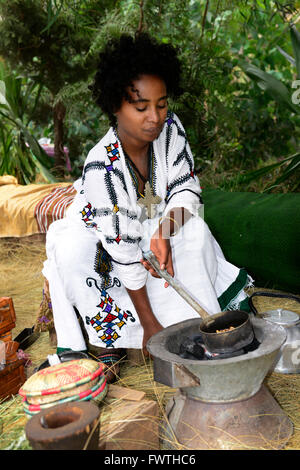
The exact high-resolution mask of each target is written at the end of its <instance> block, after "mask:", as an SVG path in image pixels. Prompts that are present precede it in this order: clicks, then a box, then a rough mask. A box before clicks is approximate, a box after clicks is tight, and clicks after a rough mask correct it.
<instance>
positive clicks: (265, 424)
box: [147, 315, 293, 450]
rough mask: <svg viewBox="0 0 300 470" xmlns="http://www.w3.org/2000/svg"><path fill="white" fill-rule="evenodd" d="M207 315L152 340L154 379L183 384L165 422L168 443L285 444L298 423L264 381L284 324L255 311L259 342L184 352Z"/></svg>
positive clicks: (210, 445) (172, 445) (182, 445)
mask: <svg viewBox="0 0 300 470" xmlns="http://www.w3.org/2000/svg"><path fill="white" fill-rule="evenodd" d="M201 321H202V320H201V319H198V318H197V319H192V320H187V321H183V322H181V323H177V324H176V325H172V326H170V327H168V328H165V329H164V330H162V331H161V332H159V333H157V334H156V335H154V336H153V337H152V338H151V339H150V340H149V341H148V343H147V349H148V351H149V352H150V354H151V355H152V357H153V360H154V363H153V367H154V380H155V381H156V382H159V383H161V384H164V385H167V386H170V387H172V388H176V389H178V390H177V392H176V393H175V395H174V396H173V397H172V398H171V399H170V400H169V402H168V403H167V405H166V409H165V419H164V420H163V421H162V424H161V436H162V446H163V448H164V449H193V450H201V449H206V450H225V449H230V450H234V449H280V448H283V447H284V446H285V444H286V443H287V441H288V440H289V438H290V437H291V435H292V432H293V425H292V422H291V421H290V419H289V418H288V416H287V415H286V414H285V413H284V411H283V410H282V409H281V407H280V406H279V404H278V403H277V402H276V400H275V399H274V398H273V396H272V395H271V393H270V391H269V390H268V388H267V387H266V386H265V385H264V384H263V381H264V379H265V378H266V376H267V374H268V372H269V370H271V368H272V366H273V364H274V363H276V361H277V360H278V355H279V353H280V348H281V346H282V344H283V343H284V341H285V340H286V332H285V330H284V328H282V327H281V326H278V325H276V324H273V323H270V322H267V321H265V320H263V319H260V318H256V317H252V315H251V323H252V326H253V331H254V334H255V339H256V341H257V344H256V347H255V348H250V350H248V351H243V352H242V351H240V352H239V353H240V354H235V355H233V356H232V357H224V356H221V357H220V356H214V357H207V356H206V357H205V358H204V359H205V360H196V359H190V358H189V359H187V358H184V357H181V356H180V355H179V352H180V346H181V345H182V341H183V339H184V338H189V337H192V336H193V335H195V333H197V332H199V327H200V324H201Z"/></svg>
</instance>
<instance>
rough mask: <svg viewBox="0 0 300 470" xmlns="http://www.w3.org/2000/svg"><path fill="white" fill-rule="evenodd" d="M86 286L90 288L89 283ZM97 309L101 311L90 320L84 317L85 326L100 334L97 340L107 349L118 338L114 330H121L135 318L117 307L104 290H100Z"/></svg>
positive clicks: (127, 311) (112, 345)
mask: <svg viewBox="0 0 300 470" xmlns="http://www.w3.org/2000/svg"><path fill="white" fill-rule="evenodd" d="M88 280H89V281H91V280H93V281H94V282H95V285H96V286H97V288H98V290H100V289H99V287H98V285H97V281H96V280H95V279H91V278H89V279H88ZM88 280H87V281H88ZM87 283H88V282H87ZM88 285H89V286H91V284H89V283H88ZM97 307H98V308H100V309H101V310H100V311H99V312H98V313H97V314H96V315H95V316H94V317H92V318H90V317H88V316H86V317H85V321H86V323H87V325H91V326H92V327H93V328H94V329H95V331H96V332H97V333H100V335H101V336H99V338H100V339H101V340H102V341H103V342H104V343H105V344H106V346H107V347H114V343H115V342H116V341H117V339H118V338H120V335H119V333H118V332H117V331H116V328H118V329H119V330H121V328H123V327H124V326H125V325H126V323H127V321H128V320H130V321H131V322H135V318H134V316H133V315H132V313H131V312H130V311H129V310H126V311H125V310H122V309H121V308H120V307H118V306H117V305H116V303H115V301H114V299H112V298H111V297H110V295H109V294H108V292H107V291H106V290H105V289H102V290H101V299H100V303H99V304H98V305H97Z"/></svg>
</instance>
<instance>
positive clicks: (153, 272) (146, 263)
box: [140, 259, 160, 279]
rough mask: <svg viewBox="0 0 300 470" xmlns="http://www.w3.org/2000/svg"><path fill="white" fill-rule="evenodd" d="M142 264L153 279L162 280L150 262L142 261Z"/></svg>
mask: <svg viewBox="0 0 300 470" xmlns="http://www.w3.org/2000/svg"><path fill="white" fill-rule="evenodd" d="M140 262H141V263H142V265H143V266H144V268H145V269H147V271H149V273H150V274H151V275H152V276H153V277H156V278H158V279H160V275H159V274H157V272H156V271H155V269H154V268H153V267H152V266H151V264H150V263H149V261H147V260H145V259H141V260H140Z"/></svg>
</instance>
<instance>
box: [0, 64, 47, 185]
mask: <svg viewBox="0 0 300 470" xmlns="http://www.w3.org/2000/svg"><path fill="white" fill-rule="evenodd" d="M0 78H1V80H0V116H1V118H2V119H1V123H0V146H1V151H0V174H1V175H3V174H5V173H7V174H11V175H14V176H17V177H18V180H19V183H21V184H23V183H25V184H28V183H30V182H32V181H33V180H34V179H35V176H36V173H37V172H40V173H41V174H42V175H43V176H44V178H45V179H46V181H48V182H55V181H56V179H55V178H54V177H53V176H52V175H51V173H50V171H49V170H50V168H51V161H50V159H49V157H48V156H47V154H46V153H45V152H44V150H43V149H42V147H41V146H40V145H39V143H38V141H37V139H36V138H35V137H34V136H33V135H32V133H31V132H30V130H29V129H28V122H29V121H28V116H30V115H31V112H32V111H33V110H32V109H30V108H29V98H30V96H31V95H32V94H33V92H34V90H35V89H36V88H37V84H36V83H34V82H32V81H27V82H26V85H25V86H24V83H22V79H21V78H20V77H15V76H14V75H13V74H9V73H8V72H7V71H6V70H5V68H4V67H3V65H2V64H1V63H0ZM39 93H40V89H39V88H38V90H37V94H36V99H35V100H34V103H33V108H34V107H35V106H36V101H37V99H38V96H39ZM29 119H30V117H29Z"/></svg>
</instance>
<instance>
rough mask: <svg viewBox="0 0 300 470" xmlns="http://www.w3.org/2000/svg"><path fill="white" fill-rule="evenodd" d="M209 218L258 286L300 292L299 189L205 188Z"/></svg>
mask: <svg viewBox="0 0 300 470" xmlns="http://www.w3.org/2000/svg"><path fill="white" fill-rule="evenodd" d="M202 196H203V201H204V220H205V222H206V223H207V224H208V226H209V228H210V230H211V232H212V233H213V235H214V237H215V238H216V240H217V241H218V243H219V244H220V246H221V248H222V250H223V253H224V255H225V257H226V259H227V260H228V261H230V262H231V263H232V264H234V265H236V266H238V267H240V268H246V270H247V272H248V273H249V274H250V275H251V276H252V277H253V278H254V280H255V285H256V286H257V287H266V288H270V289H279V290H283V291H286V292H290V293H295V294H299V293H300V243H299V242H300V235H299V234H300V194H299V193H287V194H259V193H249V192H243V193H242V192H226V191H220V190H214V189H207V190H203V193H202Z"/></svg>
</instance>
